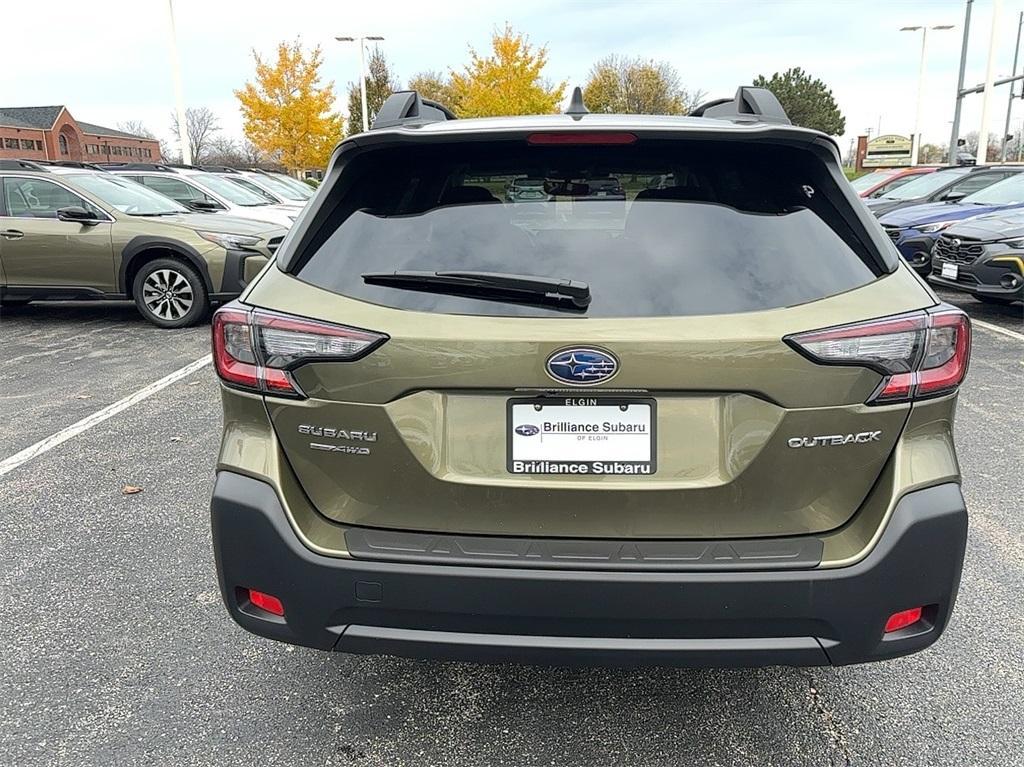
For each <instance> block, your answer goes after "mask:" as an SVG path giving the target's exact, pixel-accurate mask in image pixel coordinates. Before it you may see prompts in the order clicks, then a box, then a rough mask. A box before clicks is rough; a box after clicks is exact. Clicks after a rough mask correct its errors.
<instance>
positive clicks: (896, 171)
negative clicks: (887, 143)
mask: <svg viewBox="0 0 1024 767" xmlns="http://www.w3.org/2000/svg"><path fill="white" fill-rule="evenodd" d="M934 170H936V168H935V167H933V166H921V165H918V166H916V167H914V168H883V169H881V170H876V171H872V172H871V173H865V174H864V175H863V176H859V177H857V178H855V179H854V180H853V181H851V182H850V184H851V186H853V188H854V190H856V192H857V194H859V195H860V196H861V197H881V196H882V195H883V194H885V193H887V192H891V191H892V190H893V189H895V188H896V187H898V186H903V185H904V184H905V183H907V182H908V181H912V180H913V179H915V178H917V177H918V176H921V175H924V174H925V173H931V172H932V171H934Z"/></svg>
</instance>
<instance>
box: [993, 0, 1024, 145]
mask: <svg viewBox="0 0 1024 767" xmlns="http://www.w3.org/2000/svg"><path fill="white" fill-rule="evenodd" d="M1022 26H1024V11H1021V12H1020V16H1019V17H1018V18H1017V45H1016V46H1014V49H1013V72H1012V73H1011V74H1012V75H1013V77H1016V76H1017V57H1018V56H1019V55H1020V28H1021V27H1022ZM1012 111H1013V83H1010V97H1009V98H1008V99H1007V100H1006V124H1005V125H1004V126H1003V148H1002V150H1000V152H999V162H1001V163H1004V162H1006V145H1007V144H1009V143H1010V142H1009V139H1007V136H1009V135H1010V113H1011V112H1012ZM1017 144H1018V145H1020V135H1019V134H1018V135H1017Z"/></svg>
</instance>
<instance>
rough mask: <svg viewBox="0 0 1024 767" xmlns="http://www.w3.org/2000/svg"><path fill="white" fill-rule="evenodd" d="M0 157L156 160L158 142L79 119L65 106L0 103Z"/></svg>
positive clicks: (95, 160)
mask: <svg viewBox="0 0 1024 767" xmlns="http://www.w3.org/2000/svg"><path fill="white" fill-rule="evenodd" d="M0 158H2V159H22V160H79V161H85V162H108V161H110V162H122V161H127V160H131V159H135V160H139V161H146V160H152V161H153V162H158V161H159V160H160V142H159V141H157V140H156V139H151V138H144V137H142V136H133V135H132V134H130V133H125V132H124V131H119V130H114V129H113V128H104V127H103V126H102V125H92V124H90V123H84V122H79V121H78V120H76V119H75V118H74V117H72V116H71V112H69V111H68V108H67V107H65V106H52V107H0Z"/></svg>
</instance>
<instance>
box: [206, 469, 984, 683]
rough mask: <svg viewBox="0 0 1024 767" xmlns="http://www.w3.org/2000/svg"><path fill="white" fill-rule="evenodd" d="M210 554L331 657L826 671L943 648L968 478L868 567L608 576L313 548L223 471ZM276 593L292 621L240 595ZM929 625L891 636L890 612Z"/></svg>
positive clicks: (270, 504)
mask: <svg viewBox="0 0 1024 767" xmlns="http://www.w3.org/2000/svg"><path fill="white" fill-rule="evenodd" d="M212 521H213V545H214V552H215V555H216V560H217V572H218V577H219V580H220V586H221V591H222V595H223V598H224V601H225V604H226V605H227V607H228V610H229V612H230V613H231V616H232V617H233V618H234V619H235V621H237V622H238V623H239V624H240V625H241V626H242V627H244V628H246V629H248V630H249V631H251V632H253V633H255V634H259V635H261V636H265V637H269V638H272V639H277V640H280V641H284V642H291V643H294V644H301V645H307V646H310V647H316V648H320V649H323V650H340V651H344V652H355V653H381V654H393V655H404V656H410V657H431V658H451V659H460V660H473V661H488V662H490V661H519V662H528V663H555V664H580V663H582V664H600V665H642V664H657V665H692V666H697V665H708V666H759V665H775V664H779V665H798V666H804V665H826V664H829V663H831V664H836V665H840V664H848V663H859V662H864V661H871V660H881V659H884V658H892V657H896V656H899V655H905V654H908V653H911V652H916V651H918V650H921V649H924V648H925V647H927V646H928V645H930V644H932V643H933V642H934V641H935V640H936V639H938V638H939V636H940V635H941V634H942V632H943V630H944V629H945V626H946V623H947V621H948V619H949V616H950V613H951V611H952V609H953V604H954V601H955V598H956V592H957V588H958V586H959V581H960V569H961V566H962V563H963V555H964V547H965V544H966V535H967V512H966V510H965V508H964V504H963V498H962V496H961V494H960V488H959V485H956V484H952V483H950V484H946V485H940V486H937V487H932V488H928V489H925V490H920V491H917V492H914V493H911V494H908V495H906V496H904V498H903V499H902V500H901V501H900V502H899V505H898V506H897V508H896V510H895V512H894V513H893V515H892V517H891V519H890V521H889V523H888V525H887V527H886V529H885V531H884V533H883V535H882V537H881V539H880V540H879V542H878V544H877V545H876V546H875V548H874V549H873V550H872V552H871V554H869V555H868V556H867V557H866V558H865V559H863V560H862V561H860V562H858V563H857V564H855V565H852V566H850V567H845V568H837V569H808V570H760V571H751V570H742V571H735V570H730V571H686V572H673V571H638V570H627V571H614V572H613V571H602V570H566V569H559V570H549V569H536V568H532V569H531V568H516V567H479V566H459V565H438V564H422V563H410V562H384V561H370V560H356V559H349V558H344V559H343V558H337V557H327V556H323V555H320V554H318V553H315V552H313V551H311V550H310V549H308V548H307V547H306V546H304V545H303V544H302V543H301V542H300V540H299V539H298V537H297V536H296V534H295V532H294V530H293V529H292V527H291V525H290V523H289V521H288V519H287V517H286V515H285V512H284V511H283V509H282V507H281V505H280V502H279V501H278V498H277V495H276V493H275V491H274V490H273V488H272V487H271V486H270V485H267V484H265V483H262V482H259V481H257V480H254V479H250V478H248V477H243V476H241V475H238V474H233V473H231V472H221V473H220V474H219V475H218V479H217V484H216V487H215V490H214V496H213V501H212ZM246 588H252V589H257V590H259V591H263V592H266V593H269V594H272V595H274V596H276V597H278V598H279V599H280V600H281V602H282V603H283V605H284V610H285V617H284V618H279V617H276V616H273V615H270V614H269V613H266V612H263V611H262V610H260V609H259V608H256V607H254V606H253V605H251V604H250V603H249V602H248V599H247V598H246V597H245V592H244V589H246ZM919 605H928V607H927V608H926V610H925V619H924V620H923V621H922V622H920V623H918V624H915V626H912V627H909V628H907V629H903V630H902V631H900V632H896V633H894V634H891V635H889V636H887V637H886V638H883V627H884V624H885V622H886V619H887V618H888V617H889V615H891V614H892V613H894V612H898V611H900V610H904V609H908V608H912V607H916V606H919Z"/></svg>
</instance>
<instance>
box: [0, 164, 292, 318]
mask: <svg viewBox="0 0 1024 767" xmlns="http://www.w3.org/2000/svg"><path fill="white" fill-rule="evenodd" d="M143 166H145V167H143ZM300 209H301V206H300V205H298V204H296V203H294V202H293V204H291V205H284V204H276V203H271V202H270V201H269V200H268V199H267V198H266V197H261V196H259V195H257V194H255V193H253V192H251V191H248V190H247V189H246V188H245V187H244V186H241V185H239V184H236V183H233V182H232V181H230V180H228V177H227V176H226V175H220V174H213V173H206V172H203V171H201V170H199V169H191V168H175V167H171V166H163V165H152V164H148V163H139V164H132V165H128V164H123V165H116V166H109V167H101V166H96V165H90V164H86V163H66V164H58V163H45V164H41V163H35V162H28V161H22V160H0V306H5V307H10V306H15V305H20V304H25V303H28V302H29V301H35V300H46V299H57V300H64V299H130V300H133V301H134V302H135V304H136V305H137V306H138V309H139V311H140V312H141V313H142V315H143V317H145V318H146V319H147V320H149V321H150V322H152V323H153V324H155V325H158V326H160V327H166V328H176V327H184V326H187V325H192V324H194V323H196V322H199V321H200V320H201V319H202V318H203V317H205V316H206V314H207V312H208V310H209V308H210V305H211V304H212V303H220V302H224V301H228V300H231V299H232V298H235V297H236V296H238V295H239V294H240V293H241V291H242V289H243V288H244V287H245V285H246V284H248V283H249V282H250V281H251V280H252V278H253V277H255V275H256V274H257V273H258V272H259V271H260V269H262V268H263V266H264V265H265V264H266V263H267V261H268V259H269V258H270V257H271V256H272V255H273V253H274V251H275V250H276V249H277V247H278V246H279V245H280V244H281V241H282V240H283V239H284V235H285V234H286V230H287V228H288V227H289V226H290V225H291V223H292V222H293V221H294V220H295V218H296V216H297V215H298V211H299V210H300Z"/></svg>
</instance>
